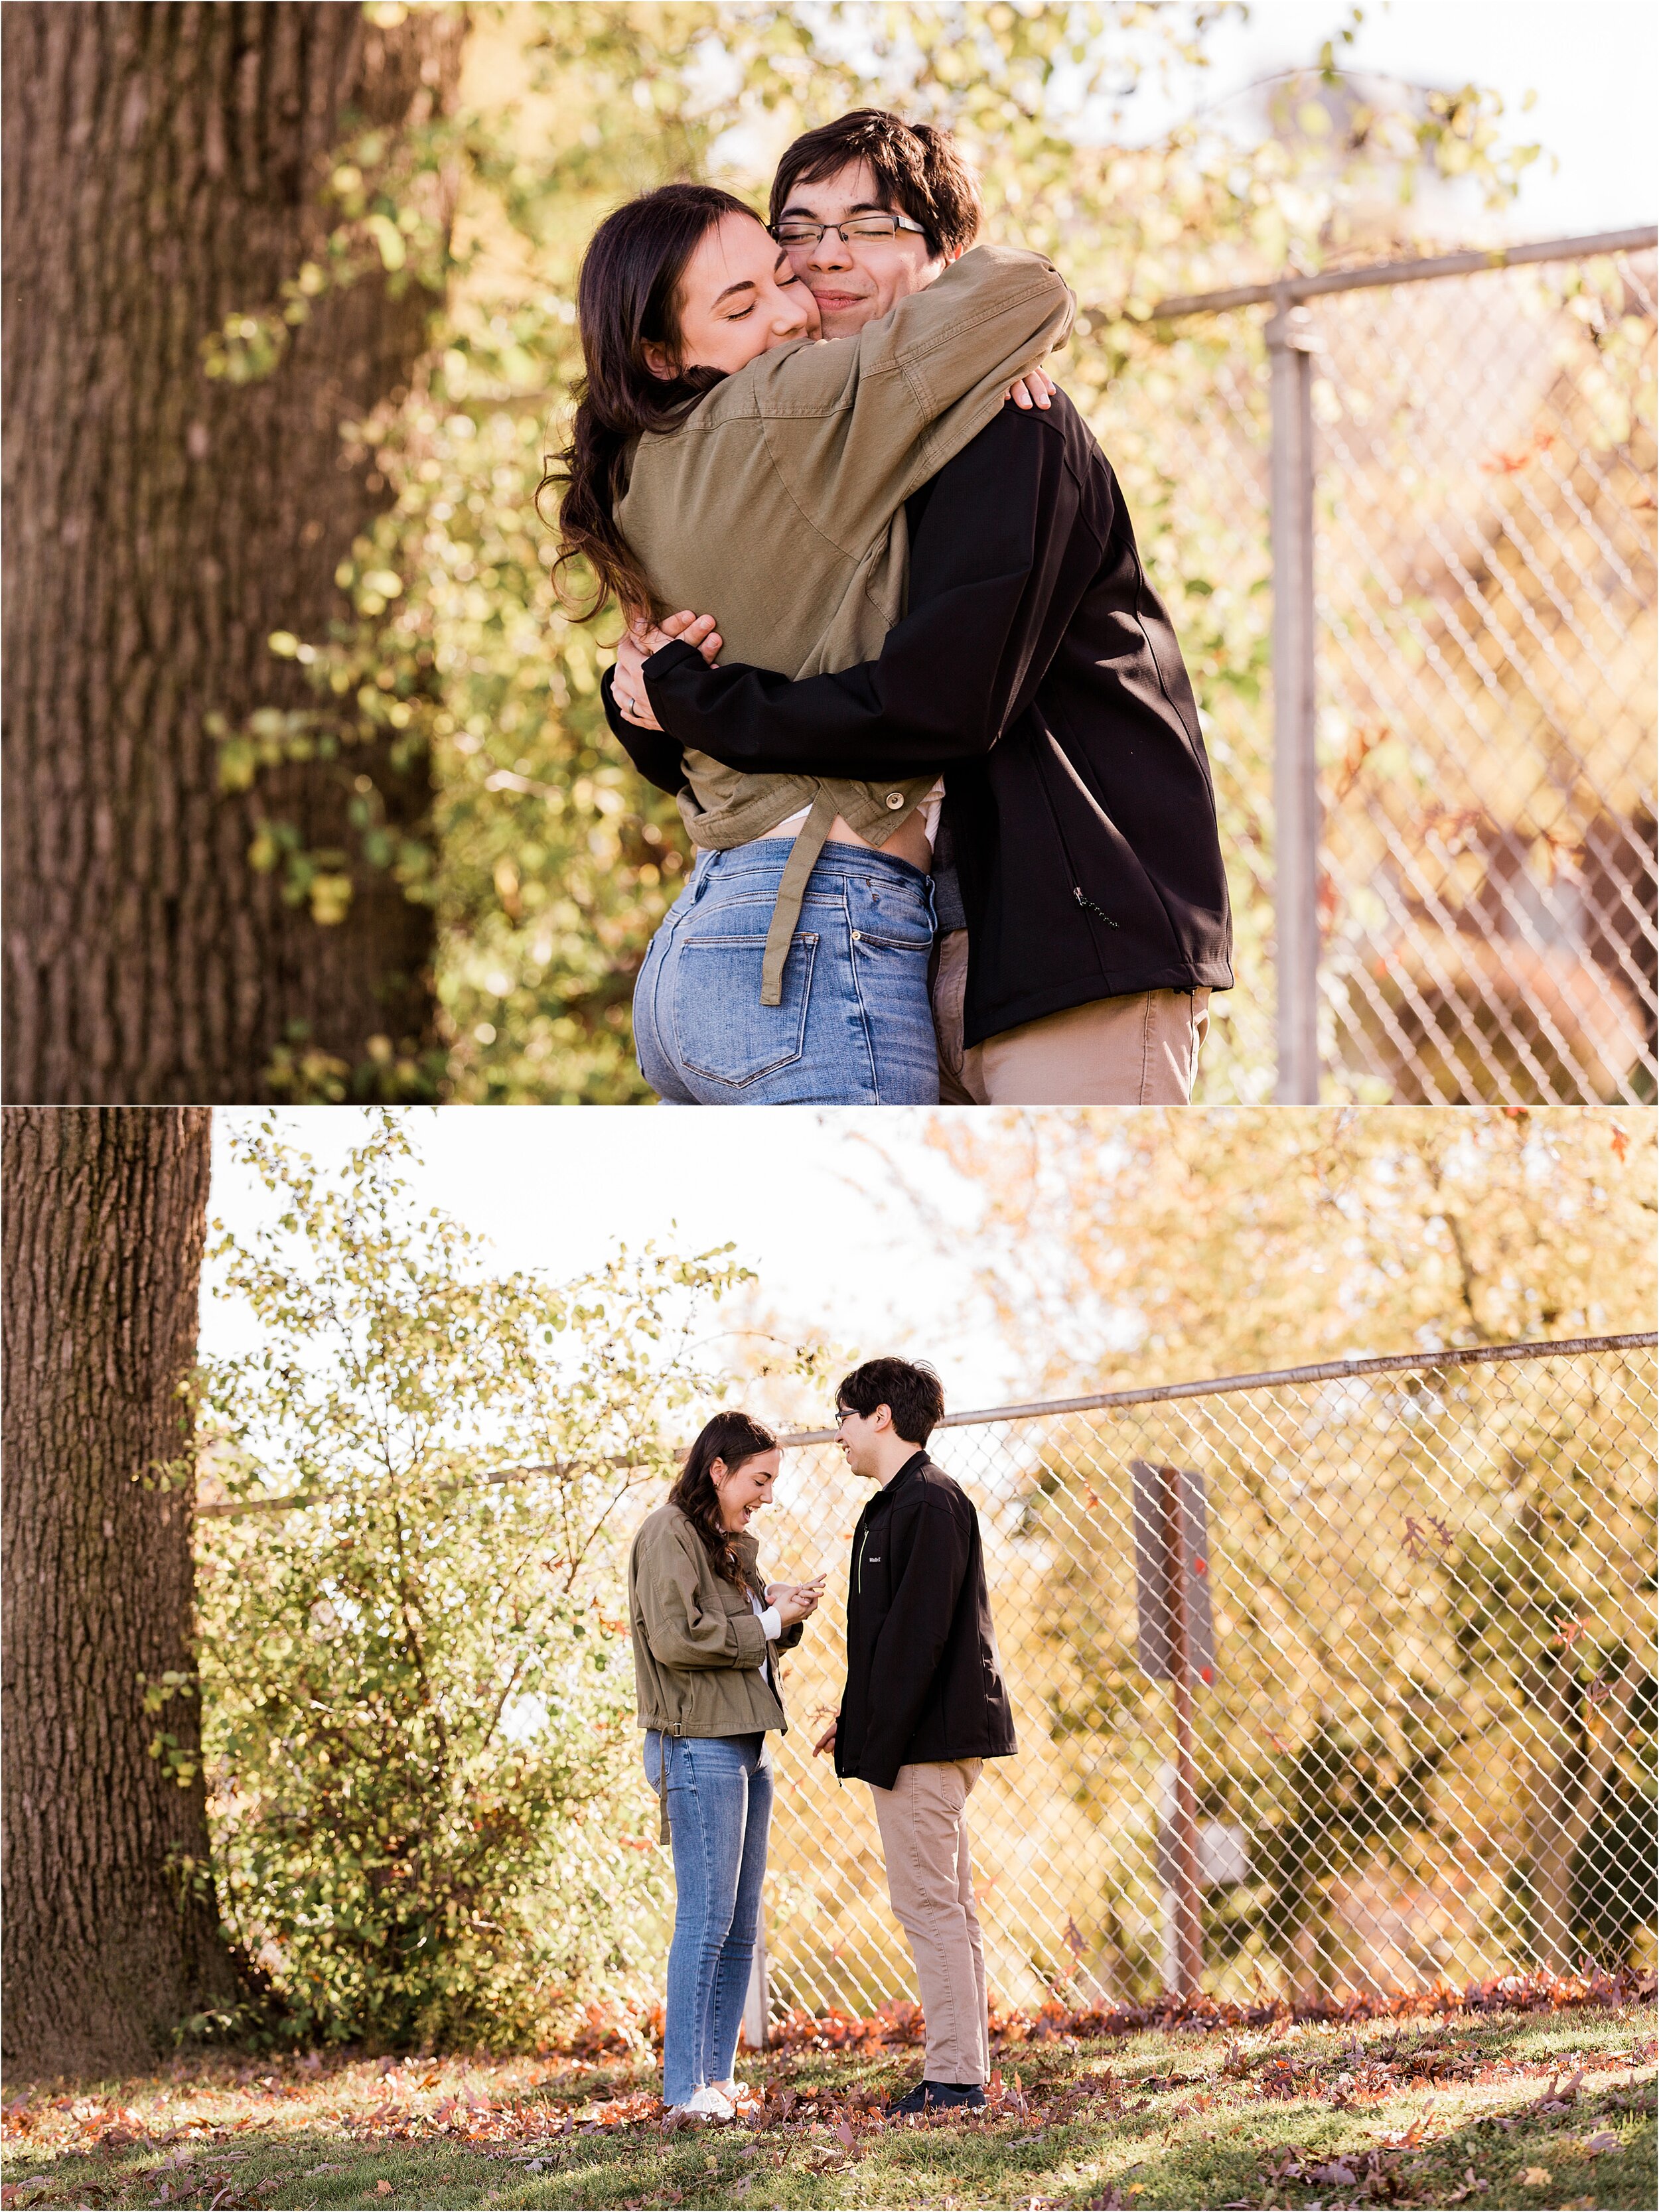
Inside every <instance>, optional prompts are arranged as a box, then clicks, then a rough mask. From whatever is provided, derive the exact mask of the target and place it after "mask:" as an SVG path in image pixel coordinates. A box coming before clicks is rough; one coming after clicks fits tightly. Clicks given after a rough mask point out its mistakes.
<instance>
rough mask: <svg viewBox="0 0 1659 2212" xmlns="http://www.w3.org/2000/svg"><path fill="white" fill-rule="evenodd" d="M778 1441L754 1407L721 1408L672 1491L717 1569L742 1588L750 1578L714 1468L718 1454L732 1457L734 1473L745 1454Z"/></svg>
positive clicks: (723, 1577) (729, 1466)
mask: <svg viewBox="0 0 1659 2212" xmlns="http://www.w3.org/2000/svg"><path fill="white" fill-rule="evenodd" d="M777 1441H778V1440H777V1438H776V1437H775V1436H774V1435H773V1433H772V1431H771V1430H770V1429H769V1428H768V1427H767V1425H766V1424H765V1422H764V1421H757V1419H755V1417H754V1415H753V1414H752V1413H716V1414H715V1416H714V1419H713V1420H712V1421H708V1422H705V1423H704V1425H703V1428H702V1433H701V1435H700V1436H699V1437H698V1438H697V1440H696V1443H694V1444H693V1445H692V1447H691V1449H690V1451H689V1452H687V1454H686V1455H685V1464H684V1467H682V1468H681V1469H680V1472H679V1477H678V1480H677V1481H676V1483H675V1485H674V1487H673V1488H672V1489H671V1491H670V1492H669V1493H668V1502H669V1504H671V1505H678V1507H679V1509H680V1511H681V1512H682V1513H684V1516H685V1517H686V1519H687V1520H688V1521H689V1522H690V1523H691V1526H692V1527H693V1528H695V1529H696V1532H697V1534H698V1535H699V1536H701V1537H702V1541H703V1548H704V1549H705V1551H707V1553H708V1557H709V1560H710V1562H711V1564H712V1565H713V1566H714V1572H715V1573H716V1574H717V1575H719V1576H720V1578H721V1580H722V1581H724V1582H728V1583H734V1584H735V1585H736V1587H737V1588H738V1589H748V1587H749V1584H748V1583H747V1581H746V1580H745V1579H744V1572H743V1569H742V1567H741V1566H740V1565H738V1558H737V1554H736V1553H734V1552H733V1551H732V1531H731V1530H730V1529H729V1528H727V1527H726V1523H725V1522H724V1521H722V1520H721V1518H720V1492H719V1491H718V1490H716V1489H715V1487H714V1477H713V1476H712V1475H711V1474H709V1472H708V1470H709V1468H711V1467H712V1466H713V1465H714V1462H715V1461H716V1460H717V1459H718V1460H723V1461H724V1462H726V1473H727V1474H734V1473H735V1472H736V1471H737V1469H738V1468H740V1467H741V1466H742V1465H743V1464H744V1461H745V1460H751V1459H756V1458H758V1456H759V1455H760V1454H761V1453H762V1452H769V1451H770V1450H771V1449H773V1447H774V1446H775V1444H776V1443H777ZM757 1595H759V1593H757Z"/></svg>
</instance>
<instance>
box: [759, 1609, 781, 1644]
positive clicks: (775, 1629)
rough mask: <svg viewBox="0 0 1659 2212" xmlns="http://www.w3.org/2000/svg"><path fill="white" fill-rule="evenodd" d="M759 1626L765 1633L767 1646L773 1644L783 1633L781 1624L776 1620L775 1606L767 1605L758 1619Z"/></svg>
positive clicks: (776, 1611) (776, 1610)
mask: <svg viewBox="0 0 1659 2212" xmlns="http://www.w3.org/2000/svg"><path fill="white" fill-rule="evenodd" d="M760 1625H761V1626H762V1627H763V1629H764V1630H765V1631H766V1640H767V1642H768V1643H769V1644H775V1643H776V1642H777V1640H778V1638H779V1637H780V1636H781V1634H782V1633H783V1623H782V1622H781V1620H779V1618H778V1609H777V1607H776V1606H775V1605H769V1606H768V1607H767V1608H766V1610H765V1612H764V1613H762V1615H761V1617H760Z"/></svg>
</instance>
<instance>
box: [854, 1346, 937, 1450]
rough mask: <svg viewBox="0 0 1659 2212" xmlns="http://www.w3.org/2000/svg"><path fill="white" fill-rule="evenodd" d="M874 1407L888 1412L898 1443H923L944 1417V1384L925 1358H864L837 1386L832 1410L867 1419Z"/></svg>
mask: <svg viewBox="0 0 1659 2212" xmlns="http://www.w3.org/2000/svg"><path fill="white" fill-rule="evenodd" d="M878 1406H885V1407H887V1408H888V1410H889V1412H890V1413H891V1414H892V1416H893V1433H894V1435H895V1436H896V1437H898V1438H899V1439H900V1440H901V1442H902V1443H907V1444H925V1443H927V1439H928V1437H931V1436H932V1435H933V1431H934V1429H935V1428H936V1427H937V1426H938V1425H939V1422H940V1421H942V1420H943V1419H944V1418H945V1386H944V1384H943V1383H941V1382H940V1381H939V1377H938V1376H937V1375H935V1374H934V1372H933V1369H932V1368H931V1367H930V1366H929V1365H928V1364H927V1361H926V1360H925V1359H920V1360H910V1359H866V1361H865V1363H864V1364H863V1366H862V1367H855V1368H854V1370H853V1371H852V1373H851V1374H850V1375H848V1376H844V1377H843V1378H842V1382H841V1383H840V1384H839V1385H838V1386H837V1388H836V1412H837V1413H860V1414H862V1415H863V1417H864V1419H866V1421H867V1420H868V1419H869V1418H870V1416H871V1414H872V1413H874V1412H875V1410H876V1408H877V1407H878Z"/></svg>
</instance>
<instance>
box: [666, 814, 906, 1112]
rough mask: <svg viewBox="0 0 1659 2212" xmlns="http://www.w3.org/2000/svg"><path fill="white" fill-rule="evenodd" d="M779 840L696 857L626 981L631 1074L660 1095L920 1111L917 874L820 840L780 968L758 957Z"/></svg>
mask: <svg viewBox="0 0 1659 2212" xmlns="http://www.w3.org/2000/svg"><path fill="white" fill-rule="evenodd" d="M791 850H792V847H791V844H790V841H789V840H788V838H787V837H765V838H763V839H761V840H760V842H758V843H757V844H753V845H740V846H739V847H738V848H737V850H736V851H735V852H731V853H700V854H698V855H697V861H696V866H695V867H694V868H693V870H692V872H691V879H690V882H689V883H688V884H687V885H686V887H685V889H684V890H683V891H682V892H681V894H680V896H679V897H678V899H677V900H676V901H675V902H674V904H673V906H672V907H671V908H670V909H669V911H668V913H667V915H665V917H664V920H663V923H662V927H660V928H659V930H658V932H657V933H656V935H655V936H654V937H653V939H652V940H651V949H650V951H648V952H647V954H646V956H645V965H644V966H643V967H642V968H641V970H640V978H639V981H638V983H637V984H636V985H635V990H634V1048H635V1051H636V1052H637V1053H638V1054H639V1059H640V1071H641V1073H642V1074H643V1076H644V1077H645V1079H646V1081H647V1083H648V1084H649V1085H651V1087H652V1089H653V1091H655V1092H656V1093H657V1096H658V1097H659V1098H660V1099H662V1100H663V1102H664V1103H665V1104H666V1105H670V1106H934V1105H937V1104H938V1103H939V1051H938V1047H937V1045H936V1044H935V1042H934V1038H933V1006H932V1005H931V1003H930V1001H929V999H928V993H927V962H928V956H929V955H930V953H931V952H932V951H933V878H931V877H930V876H926V875H924V874H923V873H922V872H921V869H920V868H913V867H912V866H910V864H909V862H908V860H893V859H891V858H890V857H889V855H888V854H885V853H877V852H872V851H871V850H870V849H869V848H866V847H865V846H862V845H840V844H836V845H826V846H825V847H824V848H823V853H822V854H820V855H819V858H818V860H817V864H816V866H814V868H813V870H812V873H811V878H810V880H809V881H808V883H807V886H806V896H805V898H804V899H803V900H802V902H801V911H800V921H799V926H798V927H797V928H796V931H795V934H794V937H793V940H792V942H791V944H790V947H789V957H788V958H787V961H786V962H785V963H784V970H783V1003H782V1004H781V1006H762V1004H761V959H762V955H763V952H764V950H765V945H766V926H767V923H768V922H769V921H770V919H771V915H772V907H773V902H774V901H775V899H776V897H777V891H778V879H779V878H780V877H781V875H782V873H783V870H784V866H785V863H786V862H787V860H788V858H789V854H790V852H791Z"/></svg>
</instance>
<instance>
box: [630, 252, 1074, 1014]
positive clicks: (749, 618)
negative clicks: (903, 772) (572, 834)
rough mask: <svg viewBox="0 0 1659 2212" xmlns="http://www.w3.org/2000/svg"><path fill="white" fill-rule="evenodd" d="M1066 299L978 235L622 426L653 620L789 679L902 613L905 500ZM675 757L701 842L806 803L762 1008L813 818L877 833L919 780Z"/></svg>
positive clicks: (916, 798)
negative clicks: (884, 291) (845, 322)
mask: <svg viewBox="0 0 1659 2212" xmlns="http://www.w3.org/2000/svg"><path fill="white" fill-rule="evenodd" d="M1074 306H1075V302H1074V301H1073V298H1072V295H1071V294H1070V292H1069V291H1068V290H1067V289H1066V285H1065V283H1063V282H1062V281H1061V278H1060V274H1059V272H1058V270H1056V269H1055V268H1054V264H1053V263H1052V262H1051V261H1048V260H1047V259H1045V258H1044V257H1043V256H1042V255H1041V254H1037V253H1029V252H1024V251H1022V250H1021V249H1019V248H1017V247H1014V246H975V247H973V248H972V249H971V250H970V251H969V252H966V253H964V254H963V255H962V257H961V258H960V259H959V260H957V261H955V262H953V263H952V264H951V266H950V267H949V268H947V269H946V270H945V271H944V272H943V274H942V275H941V276H939V278H938V279H937V280H936V281H935V282H934V283H932V284H930V285H927V286H926V287H925V288H924V289H922V290H921V291H920V292H916V293H913V294H912V295H910V296H909V297H908V299H905V300H901V301H899V303H898V305H897V306H896V307H894V308H893V309H892V311H891V312H890V313H888V314H886V315H884V316H882V317H881V318H880V319H878V321H876V322H873V323H871V324H869V325H866V328H865V329H864V330H862V331H860V332H859V333H858V334H857V336H856V337H848V338H831V339H828V340H822V341H817V342H814V341H811V340H802V341H800V342H799V343H796V344H794V345H789V346H779V347H776V348H775V349H773V350H772V351H771V352H769V353H764V354H762V355H760V356H758V357H757V359H756V360H754V361H751V362H749V363H748V364H747V365H746V366H745V367H744V368H741V369H739V370H738V372H737V373H736V374H734V375H732V376H728V377H726V378H725V379H724V380H722V381H721V382H720V384H718V385H716V386H714V390H713V391H711V392H707V393H705V395H704V396H703V398H702V399H701V400H700V401H699V402H698V404H697V405H696V407H695V408H694V409H693V410H692V411H691V412H690V415H689V416H687V417H686V418H685V420H684V422H681V423H680V424H679V425H678V427H677V428H675V429H673V430H671V431H667V432H665V433H663V434H661V435H652V436H649V437H644V438H641V439H639V440H638V441H635V446H634V447H633V448H632V451H631V453H630V454H629V458H628V483H627V489H626V490H625V491H624V493H623V496H622V498H621V499H620V501H618V502H617V526H618V527H619V528H620V529H621V531H622V532H623V536H624V537H625V538H627V540H628V543H629V545H630V547H631V548H632V549H633V550H634V551H635V554H636V555H637V556H638V557H639V559H640V561H641V564H642V566H643V568H644V569H645V573H646V575H647V579H648V580H649V582H650V586H651V591H652V599H653V611H654V612H655V614H656V615H657V617H659V619H660V618H661V617H662V616H664V615H665V614H669V613H671V612H673V611H675V610H677V609H678V608H683V607H690V608H692V609H694V610H695V611H696V612H697V613H699V614H712V615H714V616H715V617H717V619H718V621H719V623H720V635H721V637H722V638H723V640H724V641H725V650H726V653H727V654H728V655H729V657H730V658H731V659H732V660H734V661H742V662H745V663H747V664H749V665H751V666H755V667H760V668H769V669H774V670H775V671H778V672H779V673H780V674H781V675H785V676H788V677H790V678H801V677H805V676H817V675H820V674H824V673H833V672H835V671H838V670H841V669H844V668H852V667H855V666H857V665H858V664H859V663H860V661H865V660H872V659H875V658H876V656H877V655H878V653H879V652H880V650H881V643H882V640H883V639H884V637H885V636H886V635H887V632H888V631H889V630H890V629H891V628H892V626H893V624H894V623H896V622H897V621H898V620H899V619H900V617H902V614H903V611H904V590H905V578H906V572H907V567H908V550H909V549H908V537H907V535H906V531H905V521H904V502H905V501H906V500H907V499H908V497H909V496H910V494H911V493H912V492H913V491H915V489H916V488H917V487H918V486H919V485H921V484H923V483H927V480H928V479H929V478H930V477H933V476H935V475H937V473H938V472H939V470H940V469H941V468H943V467H944V465H945V463H946V462H947V461H949V460H951V459H954V458H955V456H956V455H957V453H960V452H961V451H962V450H963V447H965V446H967V445H969V443H971V441H973V440H974V439H975V437H977V436H978V435H979V433H980V432H981V430H982V429H983V428H985V426H986V425H987V423H988V422H990V421H992V419H993V418H994V416H995V415H996V413H997V410H999V408H1000V407H1001V406H1002V404H1003V401H1004V396H1005V394H1006V392H1007V389H1008V386H1010V385H1011V384H1012V382H1013V380H1014V379H1015V378H1016V377H1017V376H1020V375H1023V374H1024V372H1025V371H1026V370H1027V369H1029V368H1035V367H1036V364H1037V363H1038V362H1040V361H1041V360H1042V358H1043V356H1045V355H1046V354H1048V353H1049V352H1051V351H1053V349H1054V348H1055V347H1056V346H1058V345H1060V343H1063V342H1064V340H1065V337H1066V333H1067V331H1069V330H1070V328H1071V323H1072V317H1073V309H1074ZM684 763H685V775H686V787H685V789H684V791H683V792H682V793H681V794H680V799H679V805H680V811H681V814H682V816H683V817H684V821H685V825H686V829H687V830H688V832H689V834H690V837H691V840H692V842H693V843H694V844H696V845H699V846H702V847H703V848H706V849H708V850H710V851H714V852H725V851H729V850H730V849H731V848H732V847H733V846H737V845H746V844H748V843H750V842H752V841H753V840H754V839H756V838H757V837H763V836H765V835H766V833H767V832H768V831H769V829H776V828H777V826H778V824H779V823H781V822H784V821H787V819H788V817H790V816H791V815H793V814H797V813H799V812H800V811H801V810H802V809H803V808H806V809H810V810H811V811H810V814H809V818H808V821H807V823H806V825H805V828H804V829H802V831H801V832H800V833H799V838H798V841H797V848H796V852H795V853H794V854H793V855H792V857H791V860H790V862H789V864H788V866H787V868H786V870H785V876H784V881H783V883H782V884H781V886H780V889H779V894H778V902H777V907H776V908H775V912H774V915H773V918H772V926H771V927H770V929H769V932H768V937H767V949H766V954H765V957H764V961H763V971H762V976H763V980H762V988H761V1000H762V1003H763V1005H766V1006H777V1005H778V1004H780V1003H781V995H782V981H783V963H784V958H785V956H786V955H787V951H788V948H789V944H790V940H791V938H792V936H793V932H794V928H795V925H796V922H797V921H798V920H799V913H800V900H801V895H802V893H803V892H804V891H805V885H806V880H807V878H808V877H809V876H810V875H811V870H812V866H813V864H814V863H815V862H816V860H817V856H818V854H819V852H820V851H821V850H822V849H823V842H824V838H825V836H826V835H827V833H828V830H829V825H830V823H832V822H833V821H834V820H835V818H836V815H838V814H839V815H840V816H841V817H842V820H843V821H845V822H846V823H847V824H848V827H849V828H850V829H854V831H855V832H856V833H857V834H858V836H860V837H862V838H864V839H865V840H866V842H868V843H870V844H872V845H875V846H881V845H883V844H884V843H885V842H887V840H888V839H889V838H890V836H892V834H893V832H894V831H895V830H896V829H897V828H898V826H899V824H900V823H902V822H904V821H906V820H908V817H910V815H911V814H912V813H914V811H915V808H916V807H917V805H919V804H920V803H921V799H923V798H924V797H925V796H926V794H927V792H928V791H929V790H930V789H931V788H932V786H933V777H931V776H915V777H909V778H895V779H892V780H890V781H883V782H879V783H867V782H859V781H851V780H844V779H841V778H833V779H832V778H821V777H815V776H807V775H752V774H749V773H746V772H745V771H744V770H742V769H732V768H727V767H726V766H725V765H724V764H723V763H721V762H719V761H716V760H714V759H712V758H711V757H709V756H708V754H706V753H701V752H697V751H695V750H689V751H688V752H687V753H686V754H685V756H684Z"/></svg>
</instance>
